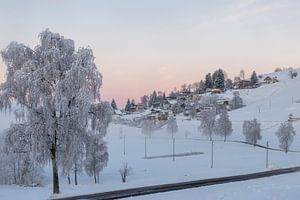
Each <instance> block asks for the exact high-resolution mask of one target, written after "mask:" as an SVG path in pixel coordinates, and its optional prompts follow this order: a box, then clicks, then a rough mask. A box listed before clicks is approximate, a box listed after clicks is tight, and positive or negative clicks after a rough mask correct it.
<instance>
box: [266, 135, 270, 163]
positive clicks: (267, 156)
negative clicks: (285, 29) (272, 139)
mask: <svg viewBox="0 0 300 200" xmlns="http://www.w3.org/2000/svg"><path fill="white" fill-rule="evenodd" d="M268 167H269V141H267V152H266V168H268Z"/></svg>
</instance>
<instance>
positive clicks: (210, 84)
mask: <svg viewBox="0 0 300 200" xmlns="http://www.w3.org/2000/svg"><path fill="white" fill-rule="evenodd" d="M204 84H205V88H206V89H208V88H213V81H212V78H211V74H210V73H208V74H206V76H205V82H204Z"/></svg>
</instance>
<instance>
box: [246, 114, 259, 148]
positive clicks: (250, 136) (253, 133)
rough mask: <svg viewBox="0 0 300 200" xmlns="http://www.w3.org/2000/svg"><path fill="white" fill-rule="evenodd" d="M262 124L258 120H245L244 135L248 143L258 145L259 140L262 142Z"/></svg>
mask: <svg viewBox="0 0 300 200" xmlns="http://www.w3.org/2000/svg"><path fill="white" fill-rule="evenodd" d="M260 131H261V129H260V123H259V122H257V120H256V119H253V120H245V121H244V123H243V134H244V135H245V139H246V142H248V143H250V144H253V145H256V144H257V140H260V139H261V138H262V137H261V134H260Z"/></svg>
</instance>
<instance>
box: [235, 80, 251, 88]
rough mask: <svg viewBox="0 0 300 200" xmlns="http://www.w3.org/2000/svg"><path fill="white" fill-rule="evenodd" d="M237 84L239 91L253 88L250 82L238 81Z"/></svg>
mask: <svg viewBox="0 0 300 200" xmlns="http://www.w3.org/2000/svg"><path fill="white" fill-rule="evenodd" d="M237 84H238V88H239V89H247V88H248V89H249V88H253V83H252V82H251V81H250V80H240V81H239V82H238V83H237Z"/></svg>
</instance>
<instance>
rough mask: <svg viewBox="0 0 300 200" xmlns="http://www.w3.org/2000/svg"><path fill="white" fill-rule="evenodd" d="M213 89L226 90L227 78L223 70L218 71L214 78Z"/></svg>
mask: <svg viewBox="0 0 300 200" xmlns="http://www.w3.org/2000/svg"><path fill="white" fill-rule="evenodd" d="M212 82H213V88H218V89H224V88H225V76H224V72H223V70H222V69H218V70H217V71H215V72H214V73H213V76H212Z"/></svg>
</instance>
